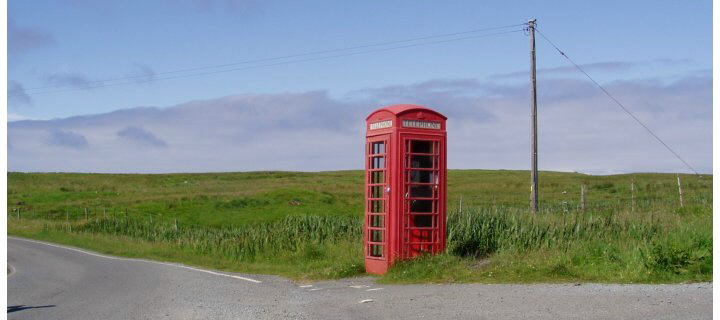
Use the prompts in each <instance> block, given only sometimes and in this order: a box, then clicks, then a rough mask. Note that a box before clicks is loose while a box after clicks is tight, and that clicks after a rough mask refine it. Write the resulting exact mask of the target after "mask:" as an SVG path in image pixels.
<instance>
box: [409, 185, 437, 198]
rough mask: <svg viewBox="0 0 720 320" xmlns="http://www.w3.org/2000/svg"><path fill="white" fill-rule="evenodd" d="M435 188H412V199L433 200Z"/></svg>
mask: <svg viewBox="0 0 720 320" xmlns="http://www.w3.org/2000/svg"><path fill="white" fill-rule="evenodd" d="M432 189H433V186H410V197H412V198H432V196H433V190H432Z"/></svg>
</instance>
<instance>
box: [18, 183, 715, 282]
mask: <svg viewBox="0 0 720 320" xmlns="http://www.w3.org/2000/svg"><path fill="white" fill-rule="evenodd" d="M448 175H449V177H448V190H449V191H448V199H449V200H448V207H449V214H448V250H447V252H446V253H445V254H442V255H438V256H432V257H423V258H420V259H416V260H413V261H406V262H402V263H399V264H398V265H396V266H395V267H393V268H392V269H391V271H390V272H389V273H388V274H387V275H386V276H384V277H382V278H381V279H380V280H381V281H383V282H388V283H417V282H486V283H508V282H619V283H638V282H640V283H672V282H688V281H690V282H692V281H709V280H711V279H712V176H709V175H705V176H690V175H687V176H685V175H682V176H681V178H682V179H683V192H684V202H685V206H684V207H682V208H681V207H680V206H679V203H678V197H677V180H676V177H675V175H674V174H673V175H671V174H632V175H615V176H588V175H582V174H575V173H557V172H541V173H540V181H541V184H540V188H541V189H540V190H541V193H540V199H541V203H540V205H541V210H540V214H538V215H537V216H532V215H530V214H528V212H527V206H528V199H529V195H528V192H527V185H528V180H529V179H528V175H529V174H528V172H526V171H505V170H499V171H488V170H451V171H450V172H449V174H448ZM362 181H363V173H362V171H341V172H322V173H295V172H253V173H217V174H167V175H105V174H24V173H9V174H8V211H9V213H10V214H11V216H12V218H11V219H9V224H8V232H9V233H10V234H12V235H18V236H24V237H30V238H36V239H41V240H47V241H53V242H58V243H65V244H69V245H74V246H79V247H84V248H89V249H93V250H97V251H100V252H105V253H109V254H116V255H121V256H129V257H144V258H151V259H158V260H164V261H175V262H183V263H188V264H192V265H198V266H205V267H210V268H216V269H222V270H228V271H239V272H250V273H271V274H280V275H283V276H288V277H291V278H294V279H327V278H340V277H349V276H356V275H362V274H363V258H362V246H361V238H362V237H361V234H362V229H361V225H362V212H363V190H362V188H363V185H362ZM631 181H633V182H634V183H635V190H636V193H635V194H634V198H635V200H634V205H633V201H632V200H631V195H630V183H631ZM580 185H586V186H587V187H588V196H587V205H588V206H587V209H586V211H585V212H582V211H581V210H580V209H579V206H580V202H579V198H580V197H579V189H580ZM460 199H462V201H463V204H464V205H463V210H462V212H460V211H459V208H458V203H459V200H460ZM17 208H20V216H21V219H17V218H15V217H16V215H17V211H13V210H14V209H17ZM86 208H87V211H88V220H85V209H86ZM126 211H127V215H126V214H125V212H126ZM176 221H177V225H176Z"/></svg>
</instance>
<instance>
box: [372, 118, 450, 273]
mask: <svg viewBox="0 0 720 320" xmlns="http://www.w3.org/2000/svg"><path fill="white" fill-rule="evenodd" d="M446 119H447V118H446V117H445V116H443V115H442V114H440V113H438V112H436V111H434V110H431V109H428V108H425V107H422V106H417V105H394V106H389V107H384V108H380V109H378V110H376V111H374V112H373V113H371V114H370V115H369V116H368V117H367V126H366V130H367V134H366V143H365V172H366V174H365V199H366V201H365V207H366V209H365V227H364V230H363V242H364V243H363V245H364V253H365V269H366V271H367V272H368V273H373V274H384V273H385V272H387V270H388V268H389V267H390V266H391V265H392V264H393V263H395V262H396V261H397V260H400V259H408V258H412V257H415V256H417V255H420V254H422V253H421V251H422V252H427V253H430V254H434V253H440V252H443V251H444V250H445V245H446V227H445V221H446V197H447V188H446V186H447V149H446V144H447V132H446V127H445V124H446ZM403 120H414V121H419V122H420V123H418V122H414V123H410V124H409V125H415V126H423V125H427V126H428V127H426V128H418V127H406V126H404V125H403ZM388 121H390V122H388ZM371 125H372V129H371ZM438 126H439V128H435V127H438ZM413 140H415V141H429V142H431V144H432V145H436V146H437V147H436V148H433V149H432V152H431V153H430V154H426V153H423V154H420V155H419V156H430V157H431V159H433V160H432V168H414V169H412V170H413V171H432V172H437V175H436V179H437V180H436V181H435V182H436V183H432V182H431V183H425V184H424V185H429V186H431V189H433V187H435V188H434V190H433V192H432V197H431V198H430V199H428V198H417V197H415V198H413V197H410V193H409V189H406V187H407V186H408V181H409V179H410V176H409V174H408V173H409V172H410V171H411V168H406V164H407V163H408V162H409V161H406V160H409V159H408V157H410V156H411V155H412V153H410V152H409V151H410V150H406V148H407V146H408V143H409V141H413ZM378 141H385V146H384V148H385V150H384V151H385V153H384V159H385V160H384V169H385V171H384V172H385V174H384V184H382V186H383V190H382V192H383V197H382V199H384V210H385V212H384V230H383V231H384V232H383V235H382V242H372V241H370V240H371V231H372V230H379V229H378V228H373V227H371V218H372V215H374V214H375V213H373V212H371V209H372V208H371V205H372V201H375V200H373V199H378V198H370V196H371V193H372V191H371V190H372V189H371V187H372V186H373V184H372V183H371V177H372V172H373V171H374V170H375V169H373V168H372V162H371V161H372V158H373V156H374V155H373V154H372V149H371V148H372V143H373V142H378ZM421 185H422V184H421ZM376 191H377V190H376ZM414 200H432V201H434V202H433V205H432V210H431V211H432V212H430V213H428V212H423V213H421V214H420V215H424V216H432V217H431V218H430V220H431V226H430V227H419V228H413V227H412V225H413V223H414V221H415V220H416V218H413V217H412V216H413V214H412V213H409V210H410V207H411V203H412V201H414ZM435 217H436V218H435ZM406 224H407V226H406ZM408 228H409V229H408ZM427 234H430V239H429V240H427V239H422V236H423V235H427ZM417 240H424V241H417ZM372 245H382V252H383V254H382V257H377V256H371V252H370V250H371V246H372ZM413 246H414V247H413Z"/></svg>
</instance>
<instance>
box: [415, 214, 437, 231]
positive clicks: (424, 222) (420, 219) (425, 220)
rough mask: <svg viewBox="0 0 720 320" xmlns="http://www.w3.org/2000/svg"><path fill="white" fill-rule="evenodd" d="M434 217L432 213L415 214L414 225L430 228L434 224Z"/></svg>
mask: <svg viewBox="0 0 720 320" xmlns="http://www.w3.org/2000/svg"><path fill="white" fill-rule="evenodd" d="M432 222H433V217H432V215H429V214H428V215H425V214H423V215H414V216H413V225H414V226H415V227H418V228H430V227H432V226H433V223H432Z"/></svg>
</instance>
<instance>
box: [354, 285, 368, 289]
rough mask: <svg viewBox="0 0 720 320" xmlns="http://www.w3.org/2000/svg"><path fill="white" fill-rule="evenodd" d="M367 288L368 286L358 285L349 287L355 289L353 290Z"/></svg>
mask: <svg viewBox="0 0 720 320" xmlns="http://www.w3.org/2000/svg"><path fill="white" fill-rule="evenodd" d="M367 287H370V286H363V285H360V286H350V288H355V289H363V288H367Z"/></svg>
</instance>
